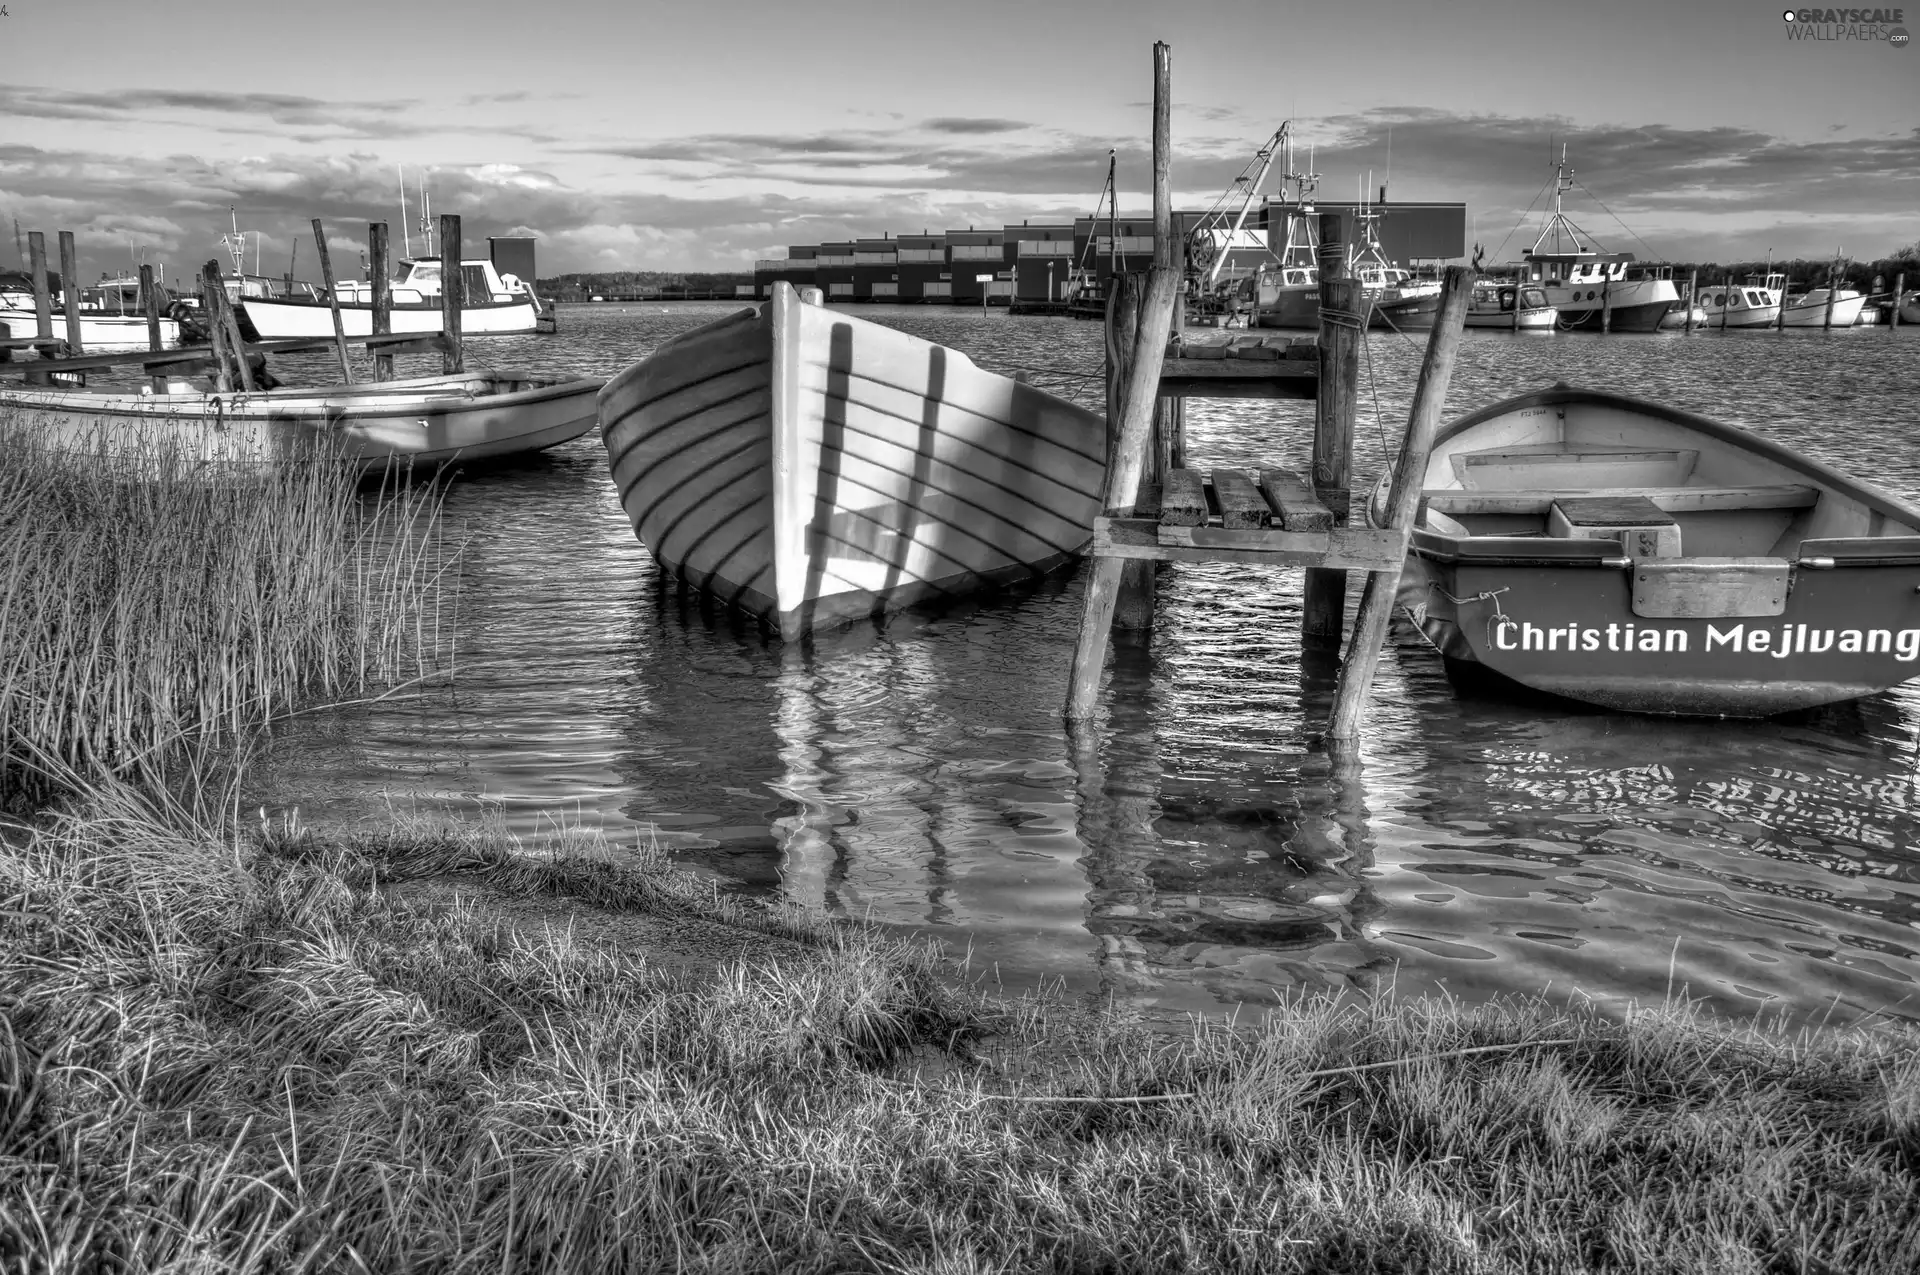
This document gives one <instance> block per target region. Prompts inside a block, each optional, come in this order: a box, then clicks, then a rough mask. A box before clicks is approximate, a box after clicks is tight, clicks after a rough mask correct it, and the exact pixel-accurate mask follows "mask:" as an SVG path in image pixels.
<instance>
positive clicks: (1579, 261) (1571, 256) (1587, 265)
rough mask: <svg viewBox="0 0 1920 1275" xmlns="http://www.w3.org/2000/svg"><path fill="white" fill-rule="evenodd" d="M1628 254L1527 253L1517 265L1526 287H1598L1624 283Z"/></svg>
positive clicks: (1630, 255)
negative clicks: (1604, 284) (1532, 285)
mask: <svg viewBox="0 0 1920 1275" xmlns="http://www.w3.org/2000/svg"><path fill="white" fill-rule="evenodd" d="M1632 260H1633V254H1632V253H1630V252H1614V253H1601V252H1574V253H1554V254H1548V253H1540V254H1535V253H1531V252H1529V253H1527V254H1526V256H1525V259H1524V260H1522V261H1521V262H1520V275H1521V278H1523V279H1525V280H1526V281H1527V282H1529V283H1540V284H1545V285H1546V286H1547V287H1549V288H1560V287H1567V288H1580V287H1587V286H1589V285H1591V286H1593V287H1598V286H1599V285H1600V284H1602V283H1604V282H1606V281H1607V280H1609V279H1614V280H1624V279H1626V277H1627V263H1628V262H1630V261H1632Z"/></svg>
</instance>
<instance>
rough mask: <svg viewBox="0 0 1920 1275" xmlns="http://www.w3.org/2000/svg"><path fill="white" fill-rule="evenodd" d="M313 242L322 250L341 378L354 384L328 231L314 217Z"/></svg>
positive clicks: (323, 279) (322, 269)
mask: <svg viewBox="0 0 1920 1275" xmlns="http://www.w3.org/2000/svg"><path fill="white" fill-rule="evenodd" d="M313 243H314V246H315V247H316V248H318V249H319V250H320V282H321V283H322V284H324V285H325V286H326V289H327V309H328V311H329V312H330V313H332V315H333V352H334V354H335V356H336V357H338V358H339V360H340V380H341V382H342V383H343V384H346V385H352V384H353V364H352V363H350V362H348V360H347V329H346V325H345V324H344V323H343V322H342V321H341V318H340V292H339V290H338V289H337V288H336V287H334V283H333V254H332V253H330V252H328V251H327V232H326V229H325V228H324V227H322V226H321V224H320V219H319V218H318V217H315V218H314V219H313Z"/></svg>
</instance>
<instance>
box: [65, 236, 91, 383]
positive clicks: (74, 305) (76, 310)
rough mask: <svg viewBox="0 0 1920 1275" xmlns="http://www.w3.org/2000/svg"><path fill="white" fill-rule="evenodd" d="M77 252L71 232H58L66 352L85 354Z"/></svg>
mask: <svg viewBox="0 0 1920 1275" xmlns="http://www.w3.org/2000/svg"><path fill="white" fill-rule="evenodd" d="M77 260H78V254H76V253H75V252H74V250H73V232H72V231H71V230H63V231H61V232H60V308H61V309H62V310H64V311H65V312H66V316H67V353H68V354H85V353H86V352H87V351H86V347H85V345H84V344H82V342H81V340H80V286H79V282H78V280H79V271H80V267H79V265H78V264H77Z"/></svg>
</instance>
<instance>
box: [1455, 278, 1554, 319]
mask: <svg viewBox="0 0 1920 1275" xmlns="http://www.w3.org/2000/svg"><path fill="white" fill-rule="evenodd" d="M1559 317H1560V312H1559V311H1558V310H1555V309H1554V308H1553V307H1552V306H1551V305H1549V304H1547V294H1546V293H1545V292H1543V291H1541V290H1540V289H1539V288H1537V287H1535V286H1533V285H1532V284H1524V283H1516V282H1514V281H1513V280H1511V279H1476V280H1474V282H1473V291H1472V292H1471V293H1469V294H1468V296H1467V326H1468V327H1470V328H1500V329H1505V330H1507V331H1515V330H1520V329H1551V328H1552V327H1553V326H1554V325H1555V323H1556V322H1557V321H1558V319H1559Z"/></svg>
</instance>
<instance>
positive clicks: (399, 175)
mask: <svg viewBox="0 0 1920 1275" xmlns="http://www.w3.org/2000/svg"><path fill="white" fill-rule="evenodd" d="M393 175H394V178H395V179H396V180H397V181H398V182H399V183H400V243H401V245H402V247H403V248H404V250H405V252H406V255H407V256H409V257H411V256H412V255H413V227H412V226H410V225H408V224H407V174H406V172H405V171H404V170H403V169H402V168H401V167H400V165H398V164H395V165H394V166H393Z"/></svg>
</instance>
